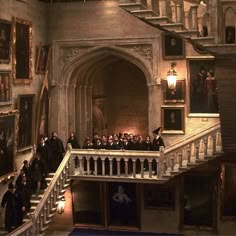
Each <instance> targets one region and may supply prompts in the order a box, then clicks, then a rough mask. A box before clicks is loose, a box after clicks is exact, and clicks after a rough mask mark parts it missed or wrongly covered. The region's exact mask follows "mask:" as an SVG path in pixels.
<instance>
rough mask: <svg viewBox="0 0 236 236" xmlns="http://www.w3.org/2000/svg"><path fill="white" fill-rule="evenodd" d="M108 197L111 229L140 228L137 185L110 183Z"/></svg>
mask: <svg viewBox="0 0 236 236" xmlns="http://www.w3.org/2000/svg"><path fill="white" fill-rule="evenodd" d="M107 197H108V219H109V222H108V224H109V226H110V227H117V226H119V227H120V226H122V227H138V211H137V209H138V207H137V185H136V184H134V183H119V182H112V183H108V184H107Z"/></svg>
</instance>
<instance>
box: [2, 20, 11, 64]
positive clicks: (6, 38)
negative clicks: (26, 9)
mask: <svg viewBox="0 0 236 236" xmlns="http://www.w3.org/2000/svg"><path fill="white" fill-rule="evenodd" d="M11 45H12V22H10V21H6V20H2V19H0V64H9V63H10V58H11Z"/></svg>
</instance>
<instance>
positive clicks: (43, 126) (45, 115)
mask: <svg viewBox="0 0 236 236" xmlns="http://www.w3.org/2000/svg"><path fill="white" fill-rule="evenodd" d="M48 120H49V93H48V88H47V87H44V86H43V88H42V91H41V95H40V101H39V107H38V117H37V130H36V140H37V141H38V142H39V140H40V137H41V136H42V135H46V136H48V132H49V129H48Z"/></svg>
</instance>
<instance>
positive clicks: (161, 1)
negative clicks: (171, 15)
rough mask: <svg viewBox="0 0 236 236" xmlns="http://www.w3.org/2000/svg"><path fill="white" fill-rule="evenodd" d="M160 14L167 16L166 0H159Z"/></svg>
mask: <svg viewBox="0 0 236 236" xmlns="http://www.w3.org/2000/svg"><path fill="white" fill-rule="evenodd" d="M159 4H160V7H159V8H160V16H167V6H166V0H159Z"/></svg>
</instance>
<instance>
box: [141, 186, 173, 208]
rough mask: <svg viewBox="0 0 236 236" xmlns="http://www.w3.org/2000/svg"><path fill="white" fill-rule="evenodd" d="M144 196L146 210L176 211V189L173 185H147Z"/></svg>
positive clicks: (144, 188) (144, 187)
mask: <svg viewBox="0 0 236 236" xmlns="http://www.w3.org/2000/svg"><path fill="white" fill-rule="evenodd" d="M143 194H144V207H145V208H150V209H151V208H161V209H170V210H173V209H175V187H174V186H172V185H171V184H165V185H159V184H145V185H143Z"/></svg>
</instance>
